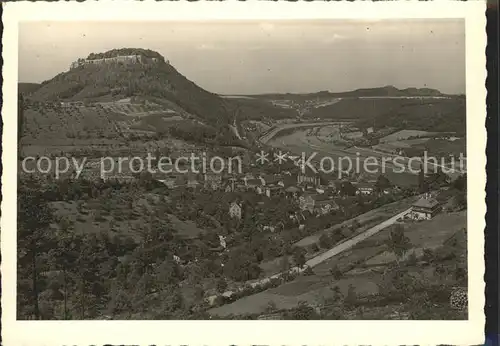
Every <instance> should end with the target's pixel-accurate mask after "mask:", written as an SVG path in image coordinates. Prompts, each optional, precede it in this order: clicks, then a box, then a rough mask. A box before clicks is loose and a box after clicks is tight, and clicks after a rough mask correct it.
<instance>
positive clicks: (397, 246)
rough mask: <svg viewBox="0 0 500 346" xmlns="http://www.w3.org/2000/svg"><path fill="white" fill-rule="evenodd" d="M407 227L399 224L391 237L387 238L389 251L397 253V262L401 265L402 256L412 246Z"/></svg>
mask: <svg viewBox="0 0 500 346" xmlns="http://www.w3.org/2000/svg"><path fill="white" fill-rule="evenodd" d="M404 232H405V229H404V227H403V226H401V225H397V226H396V228H395V229H394V230H393V231H391V233H390V235H389V238H387V241H386V245H387V247H388V248H389V251H391V252H393V253H394V254H395V255H396V263H397V265H398V267H399V263H400V260H401V258H402V257H403V256H404V255H405V254H406V252H407V251H408V250H409V249H410V248H411V243H410V239H409V238H408V237H407V236H406V235H405V233H404Z"/></svg>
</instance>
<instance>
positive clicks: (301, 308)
mask: <svg viewBox="0 0 500 346" xmlns="http://www.w3.org/2000/svg"><path fill="white" fill-rule="evenodd" d="M315 315H316V314H315V313H314V309H313V308H312V307H310V306H309V305H307V303H306V302H304V301H301V302H299V304H298V306H297V307H296V308H295V309H294V310H293V313H292V316H293V319H294V320H312V319H314V317H315Z"/></svg>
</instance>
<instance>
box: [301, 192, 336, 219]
mask: <svg viewBox="0 0 500 346" xmlns="http://www.w3.org/2000/svg"><path fill="white" fill-rule="evenodd" d="M299 208H300V210H302V211H309V212H310V213H311V214H322V215H324V214H327V213H329V212H332V211H334V210H339V209H340V207H339V206H338V205H337V203H336V202H335V201H334V200H333V197H332V196H329V195H327V194H306V195H304V196H301V197H300V198H299Z"/></svg>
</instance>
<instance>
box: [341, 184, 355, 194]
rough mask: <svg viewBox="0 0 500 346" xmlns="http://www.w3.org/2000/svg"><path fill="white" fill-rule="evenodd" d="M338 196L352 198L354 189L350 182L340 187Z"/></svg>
mask: <svg viewBox="0 0 500 346" xmlns="http://www.w3.org/2000/svg"><path fill="white" fill-rule="evenodd" d="M340 194H341V195H343V196H354V195H355V194H356V188H355V187H354V185H352V184H351V182H350V181H344V182H343V183H342V184H341V185H340Z"/></svg>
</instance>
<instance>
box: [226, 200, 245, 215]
mask: <svg viewBox="0 0 500 346" xmlns="http://www.w3.org/2000/svg"><path fill="white" fill-rule="evenodd" d="M241 211H242V208H241V203H240V202H236V201H235V202H232V203H231V205H230V206H229V216H230V217H231V218H238V219H241Z"/></svg>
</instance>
